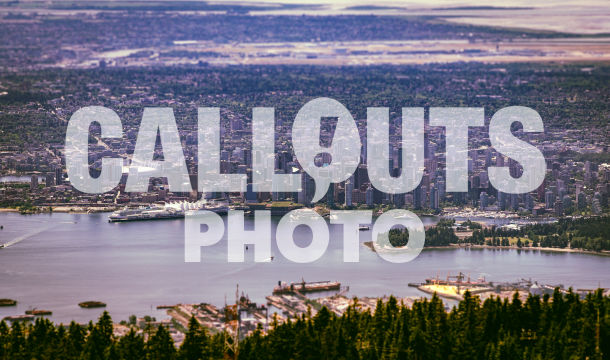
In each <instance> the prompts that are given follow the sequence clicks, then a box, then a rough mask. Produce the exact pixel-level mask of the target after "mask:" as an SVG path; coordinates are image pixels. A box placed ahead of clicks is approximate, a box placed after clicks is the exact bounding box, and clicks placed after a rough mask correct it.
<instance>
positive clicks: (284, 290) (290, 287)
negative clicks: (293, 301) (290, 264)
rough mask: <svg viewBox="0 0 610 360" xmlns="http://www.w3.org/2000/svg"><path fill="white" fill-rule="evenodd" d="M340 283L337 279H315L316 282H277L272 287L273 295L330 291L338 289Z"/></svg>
mask: <svg viewBox="0 0 610 360" xmlns="http://www.w3.org/2000/svg"><path fill="white" fill-rule="evenodd" d="M340 289H341V283H340V282H338V281H316V282H305V280H303V281H301V282H298V283H290V284H286V283H285V282H278V285H277V286H276V287H275V288H273V295H278V294H291V293H295V292H299V293H301V294H305V293H311V292H319V291H331V290H340Z"/></svg>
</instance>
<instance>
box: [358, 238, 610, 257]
mask: <svg viewBox="0 0 610 360" xmlns="http://www.w3.org/2000/svg"><path fill="white" fill-rule="evenodd" d="M362 244H363V245H364V246H366V247H368V248H369V249H370V250H371V251H373V252H375V248H374V247H373V242H372V241H365V242H364V243H362ZM455 249H490V250H524V251H535V250H538V251H541V252H561V253H576V254H587V255H600V256H608V257H610V251H593V250H584V249H570V248H553V247H529V246H528V247H525V246H524V247H518V246H516V245H511V246H495V245H493V246H492V245H476V244H452V245H447V246H426V247H424V248H423V249H422V251H426V250H455Z"/></svg>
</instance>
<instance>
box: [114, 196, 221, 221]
mask: <svg viewBox="0 0 610 360" xmlns="http://www.w3.org/2000/svg"><path fill="white" fill-rule="evenodd" d="M190 210H208V211H213V212H215V213H217V214H221V215H222V214H226V213H227V212H228V211H229V206H228V205H227V204H225V203H223V202H218V201H212V202H207V201H197V202H194V203H191V202H187V201H184V202H175V203H169V204H165V205H149V206H140V207H137V208H129V207H125V208H123V209H121V210H117V211H115V212H113V213H112V214H110V215H109V216H108V221H109V222H125V221H141V220H165V219H181V218H184V214H185V212H186V211H190Z"/></svg>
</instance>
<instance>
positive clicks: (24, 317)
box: [2, 315, 36, 322]
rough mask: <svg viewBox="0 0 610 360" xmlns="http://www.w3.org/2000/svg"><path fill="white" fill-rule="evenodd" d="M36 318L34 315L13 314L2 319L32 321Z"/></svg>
mask: <svg viewBox="0 0 610 360" xmlns="http://www.w3.org/2000/svg"><path fill="white" fill-rule="evenodd" d="M35 318H36V316H34V315H13V316H6V317H5V318H4V319H2V320H4V321H10V322H16V321H23V322H26V321H32V320H34V319H35Z"/></svg>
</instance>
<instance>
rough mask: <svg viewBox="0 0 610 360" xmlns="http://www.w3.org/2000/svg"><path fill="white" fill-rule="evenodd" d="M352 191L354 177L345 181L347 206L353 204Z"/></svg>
mask: <svg viewBox="0 0 610 360" xmlns="http://www.w3.org/2000/svg"><path fill="white" fill-rule="evenodd" d="M352 191H354V177H353V176H350V178H349V179H347V180H346V181H345V206H352Z"/></svg>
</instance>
